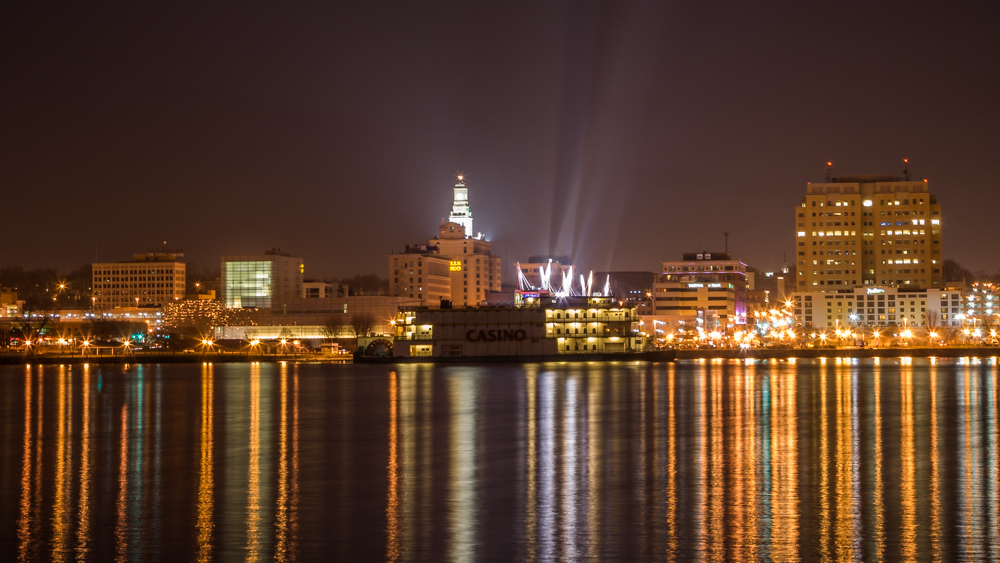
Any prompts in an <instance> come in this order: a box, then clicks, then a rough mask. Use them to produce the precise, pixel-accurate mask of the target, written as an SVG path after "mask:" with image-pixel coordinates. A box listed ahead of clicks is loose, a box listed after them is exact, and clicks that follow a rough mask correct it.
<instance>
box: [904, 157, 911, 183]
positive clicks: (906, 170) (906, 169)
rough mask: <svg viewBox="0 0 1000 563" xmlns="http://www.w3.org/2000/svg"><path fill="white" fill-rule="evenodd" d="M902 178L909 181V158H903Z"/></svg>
mask: <svg viewBox="0 0 1000 563" xmlns="http://www.w3.org/2000/svg"><path fill="white" fill-rule="evenodd" d="M903 179H904V180H906V181H907V182H909V181H910V159H908V158H904V159H903Z"/></svg>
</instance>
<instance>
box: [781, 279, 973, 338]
mask: <svg viewBox="0 0 1000 563" xmlns="http://www.w3.org/2000/svg"><path fill="white" fill-rule="evenodd" d="M792 307H793V312H794V316H795V323H796V324H797V325H800V326H803V327H805V328H815V329H827V328H830V329H836V328H848V327H879V326H899V327H903V326H911V327H916V326H923V327H939V326H941V327H958V326H961V325H962V319H963V317H964V315H963V303H962V291H961V290H959V289H954V288H926V289H918V288H912V287H909V288H900V287H895V286H884V287H855V288H852V289H842V290H839V291H806V292H795V293H794V294H792Z"/></svg>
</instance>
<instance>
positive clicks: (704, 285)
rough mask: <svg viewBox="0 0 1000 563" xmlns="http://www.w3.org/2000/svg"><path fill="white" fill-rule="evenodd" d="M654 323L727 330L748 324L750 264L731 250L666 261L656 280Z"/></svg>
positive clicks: (654, 284) (650, 320)
mask: <svg viewBox="0 0 1000 563" xmlns="http://www.w3.org/2000/svg"><path fill="white" fill-rule="evenodd" d="M652 293H653V308H652V314H651V315H650V318H649V319H646V318H645V316H644V319H643V320H644V322H645V321H647V320H648V321H649V323H650V324H656V323H660V322H662V323H664V324H666V325H667V326H669V327H674V326H677V327H685V326H686V327H687V328H702V329H703V330H710V329H711V330H725V329H728V328H732V327H733V326H734V325H737V324H744V323H746V315H747V301H746V299H747V265H746V264H744V263H743V262H740V261H739V260H733V259H732V256H731V255H730V254H729V253H728V252H698V253H686V254H684V255H683V259H682V260H680V261H664V262H663V274H661V275H659V276H657V278H656V279H655V280H654V282H653V292H652Z"/></svg>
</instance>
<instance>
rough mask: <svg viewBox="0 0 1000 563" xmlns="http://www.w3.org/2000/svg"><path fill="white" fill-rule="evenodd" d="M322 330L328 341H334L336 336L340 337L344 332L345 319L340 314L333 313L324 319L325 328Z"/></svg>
mask: <svg viewBox="0 0 1000 563" xmlns="http://www.w3.org/2000/svg"><path fill="white" fill-rule="evenodd" d="M321 330H322V332H323V336H324V337H325V338H326V341H327V342H333V341H334V339H335V338H338V337H339V336H340V335H341V333H343V332H344V321H343V320H342V319H341V318H340V315H332V316H330V317H327V318H326V320H325V321H323V328H322V329H321Z"/></svg>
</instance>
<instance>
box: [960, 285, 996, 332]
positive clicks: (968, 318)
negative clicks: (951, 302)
mask: <svg viewBox="0 0 1000 563" xmlns="http://www.w3.org/2000/svg"><path fill="white" fill-rule="evenodd" d="M998 297H1000V288H998V287H997V285H996V284H993V283H985V282H976V283H974V284H972V287H971V288H969V289H968V291H966V292H965V295H964V297H963V299H962V306H963V311H962V320H963V321H964V323H965V324H966V325H968V326H970V327H972V328H978V327H982V326H984V325H990V326H992V328H994V329H995V328H996V325H1000V302H998V300H997V298H998Z"/></svg>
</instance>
